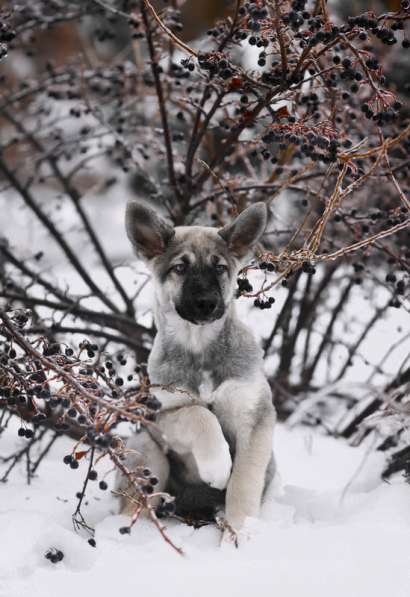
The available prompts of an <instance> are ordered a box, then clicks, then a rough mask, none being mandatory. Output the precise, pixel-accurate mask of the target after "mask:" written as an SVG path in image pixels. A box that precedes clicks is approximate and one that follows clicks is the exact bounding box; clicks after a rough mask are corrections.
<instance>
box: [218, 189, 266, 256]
mask: <svg viewBox="0 0 410 597" xmlns="http://www.w3.org/2000/svg"><path fill="white" fill-rule="evenodd" d="M267 220H268V210H267V209H266V205H265V204H264V203H262V202H261V201H260V202H259V203H255V204H254V205H251V206H250V207H248V208H247V209H245V210H244V211H243V212H242V213H240V214H239V216H238V217H237V218H235V220H234V221H233V222H232V223H231V224H228V225H227V226H225V227H224V228H222V229H221V230H219V234H220V236H222V238H223V239H224V241H225V242H226V243H227V244H228V247H229V249H230V251H231V252H232V253H233V254H234V255H235V256H236V257H244V256H245V255H246V254H247V253H248V252H249V251H250V250H251V249H252V248H253V247H254V246H255V245H256V243H257V242H258V240H259V239H260V237H261V236H262V234H263V233H264V231H265V228H266V223H267Z"/></svg>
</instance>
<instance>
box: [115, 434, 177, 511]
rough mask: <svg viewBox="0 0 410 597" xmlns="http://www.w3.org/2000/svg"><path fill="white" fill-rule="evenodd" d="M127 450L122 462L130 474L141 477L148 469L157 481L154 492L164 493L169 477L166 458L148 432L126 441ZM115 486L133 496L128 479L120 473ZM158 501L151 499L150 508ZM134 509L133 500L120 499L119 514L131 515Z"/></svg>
mask: <svg viewBox="0 0 410 597" xmlns="http://www.w3.org/2000/svg"><path fill="white" fill-rule="evenodd" d="M127 449H128V450H130V452H129V454H128V455H127V457H126V459H125V460H124V465H125V466H126V467H127V469H128V470H129V471H131V472H132V473H134V472H135V473H137V476H138V477H141V476H142V471H143V469H144V468H146V469H149V470H150V471H151V475H152V476H153V477H157V479H158V484H157V485H156V486H155V491H164V490H165V487H166V485H167V482H168V477H169V462H168V458H167V456H166V455H165V454H164V452H163V450H162V449H161V447H160V446H159V445H158V444H157V442H156V441H155V440H154V439H153V438H152V437H151V435H150V434H149V432H148V431H146V430H143V431H141V432H139V433H137V434H135V435H133V436H132V437H130V438H129V439H128V440H127ZM116 486H117V491H122V492H124V493H127V494H128V495H130V496H131V497H134V496H135V492H134V491H133V490H132V488H131V487H129V481H128V479H127V478H126V477H125V476H124V475H122V474H121V473H118V475H117V482H116ZM158 501H159V500H158V499H157V498H153V499H152V500H151V504H152V506H153V507H156V506H157V505H158ZM135 507H136V503H135V502H134V501H133V500H131V499H128V498H126V497H123V496H122V497H121V514H127V515H131V514H133V512H134V511H135Z"/></svg>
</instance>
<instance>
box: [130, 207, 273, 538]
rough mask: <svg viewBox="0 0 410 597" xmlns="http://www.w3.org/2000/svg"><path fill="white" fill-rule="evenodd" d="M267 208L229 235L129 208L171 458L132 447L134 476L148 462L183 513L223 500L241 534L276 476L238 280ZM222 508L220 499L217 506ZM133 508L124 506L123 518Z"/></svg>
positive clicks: (263, 389)
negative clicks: (146, 280)
mask: <svg viewBox="0 0 410 597" xmlns="http://www.w3.org/2000/svg"><path fill="white" fill-rule="evenodd" d="M266 220H267V213H266V207H265V205H264V204H263V203H256V204H254V205H252V206H251V207H249V208H248V209H246V210H245V211H243V212H242V213H241V214H240V215H239V216H238V217H237V218H236V219H235V220H234V221H233V222H232V223H231V224H229V225H227V226H225V227H224V228H222V229H219V230H218V229H215V228H211V227H205V226H178V227H176V228H173V227H172V226H171V225H169V224H168V223H167V222H166V221H165V220H163V219H162V218H160V217H159V216H158V215H157V214H156V213H155V212H154V211H153V210H152V209H150V208H148V207H145V206H143V205H142V204H141V203H138V202H135V201H133V202H130V203H129V205H128V207H127V213H126V229H127V234H128V237H129V239H130V241H131V243H132V244H133V246H134V248H135V250H136V253H137V255H138V256H141V257H143V258H144V259H145V260H146V261H147V263H148V266H149V268H150V270H151V272H152V275H153V281H154V285H155V297H156V303H155V324H156V327H157V330H158V333H157V335H156V338H155V341H154V345H153V348H152V351H151V354H150V357H149V361H148V373H149V376H150V380H151V383H152V384H160V385H163V386H166V385H170V384H172V386H174V387H176V388H178V391H176V392H170V391H168V390H166V389H155V395H156V397H157V398H158V399H159V400H160V401H161V403H162V409H161V412H160V415H159V417H158V421H157V423H158V426H159V428H160V430H161V432H162V433H163V434H164V437H165V438H166V442H167V445H168V452H167V454H165V453H164V451H163V450H162V449H161V447H160V446H159V445H158V443H157V442H156V441H155V439H154V438H153V437H152V436H151V435H150V434H149V433H148V432H147V431H143V432H142V433H138V434H136V435H135V436H133V437H132V438H130V440H129V441H128V444H127V445H128V447H129V448H132V449H135V450H136V451H137V452H138V454H134V455H132V456H131V455H130V456H129V457H128V462H127V464H128V466H129V467H131V469H132V468H133V467H134V468H135V467H136V466H138V465H141V464H142V463H145V465H146V466H148V467H150V469H151V470H152V472H153V473H154V474H156V475H157V476H158V478H159V485H158V490H159V491H162V490H165V489H167V490H169V491H171V492H173V494H174V495H175V494H176V495H177V503H178V505H179V508H180V510H183V509H184V501H185V506H186V508H187V509H189V508H190V507H191V506H193V507H195V505H197V506H198V505H199V507H206V505H207V501H209V504H211V503H213V501H215V499H216V498H218V495H219V497H220V498H221V500H220V501H222V502H223V501H224V500H225V517H226V520H227V522H228V524H229V525H230V526H231V528H233V529H234V530H235V531H240V530H241V529H242V528H243V526H244V524H245V522H246V520H247V519H248V518H254V517H256V516H257V515H258V513H259V508H260V504H261V500H262V496H263V492H264V489H265V488H266V486H267V484H268V482H269V481H270V480H271V478H272V475H273V469H274V461H273V455H272V433H273V426H274V423H275V420H276V416H275V410H274V407H273V405H272V396H271V391H270V387H269V384H268V383H267V380H266V378H265V375H264V372H263V361H262V350H261V349H260V347H259V346H258V345H257V344H256V342H255V340H254V338H253V336H252V332H251V331H250V329H249V328H248V327H247V326H245V325H244V324H243V323H242V322H241V321H240V320H239V319H238V318H237V316H236V314H235V301H234V297H235V288H236V278H237V274H238V272H239V270H240V268H241V267H242V266H243V265H244V263H245V262H246V260H247V259H248V258H249V256H250V254H251V252H252V249H253V248H254V247H255V244H256V243H257V241H258V240H259V238H260V237H261V235H262V234H263V232H264V230H265V226H266ZM216 501H218V499H216ZM130 507H131V504H127V503H125V504H124V510H127V509H130Z"/></svg>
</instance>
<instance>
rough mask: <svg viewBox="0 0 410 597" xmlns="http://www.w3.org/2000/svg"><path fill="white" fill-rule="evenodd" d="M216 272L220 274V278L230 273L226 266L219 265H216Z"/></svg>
mask: <svg viewBox="0 0 410 597" xmlns="http://www.w3.org/2000/svg"><path fill="white" fill-rule="evenodd" d="M215 271H216V273H217V274H218V276H221V275H222V274H224V273H225V272H227V271H228V268H227V266H226V265H223V264H222V263H218V264H217V265H215Z"/></svg>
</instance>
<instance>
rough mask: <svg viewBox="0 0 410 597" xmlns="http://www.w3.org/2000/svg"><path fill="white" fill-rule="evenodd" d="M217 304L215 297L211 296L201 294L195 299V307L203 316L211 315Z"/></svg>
mask: <svg viewBox="0 0 410 597" xmlns="http://www.w3.org/2000/svg"><path fill="white" fill-rule="evenodd" d="M217 304H218V303H217V299H216V298H215V297H213V296H205V297H204V296H202V297H198V298H197V299H195V309H196V310H197V312H198V313H199V314H200V315H202V316H203V317H209V316H210V315H212V313H213V312H214V311H215V309H216V306H217Z"/></svg>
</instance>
